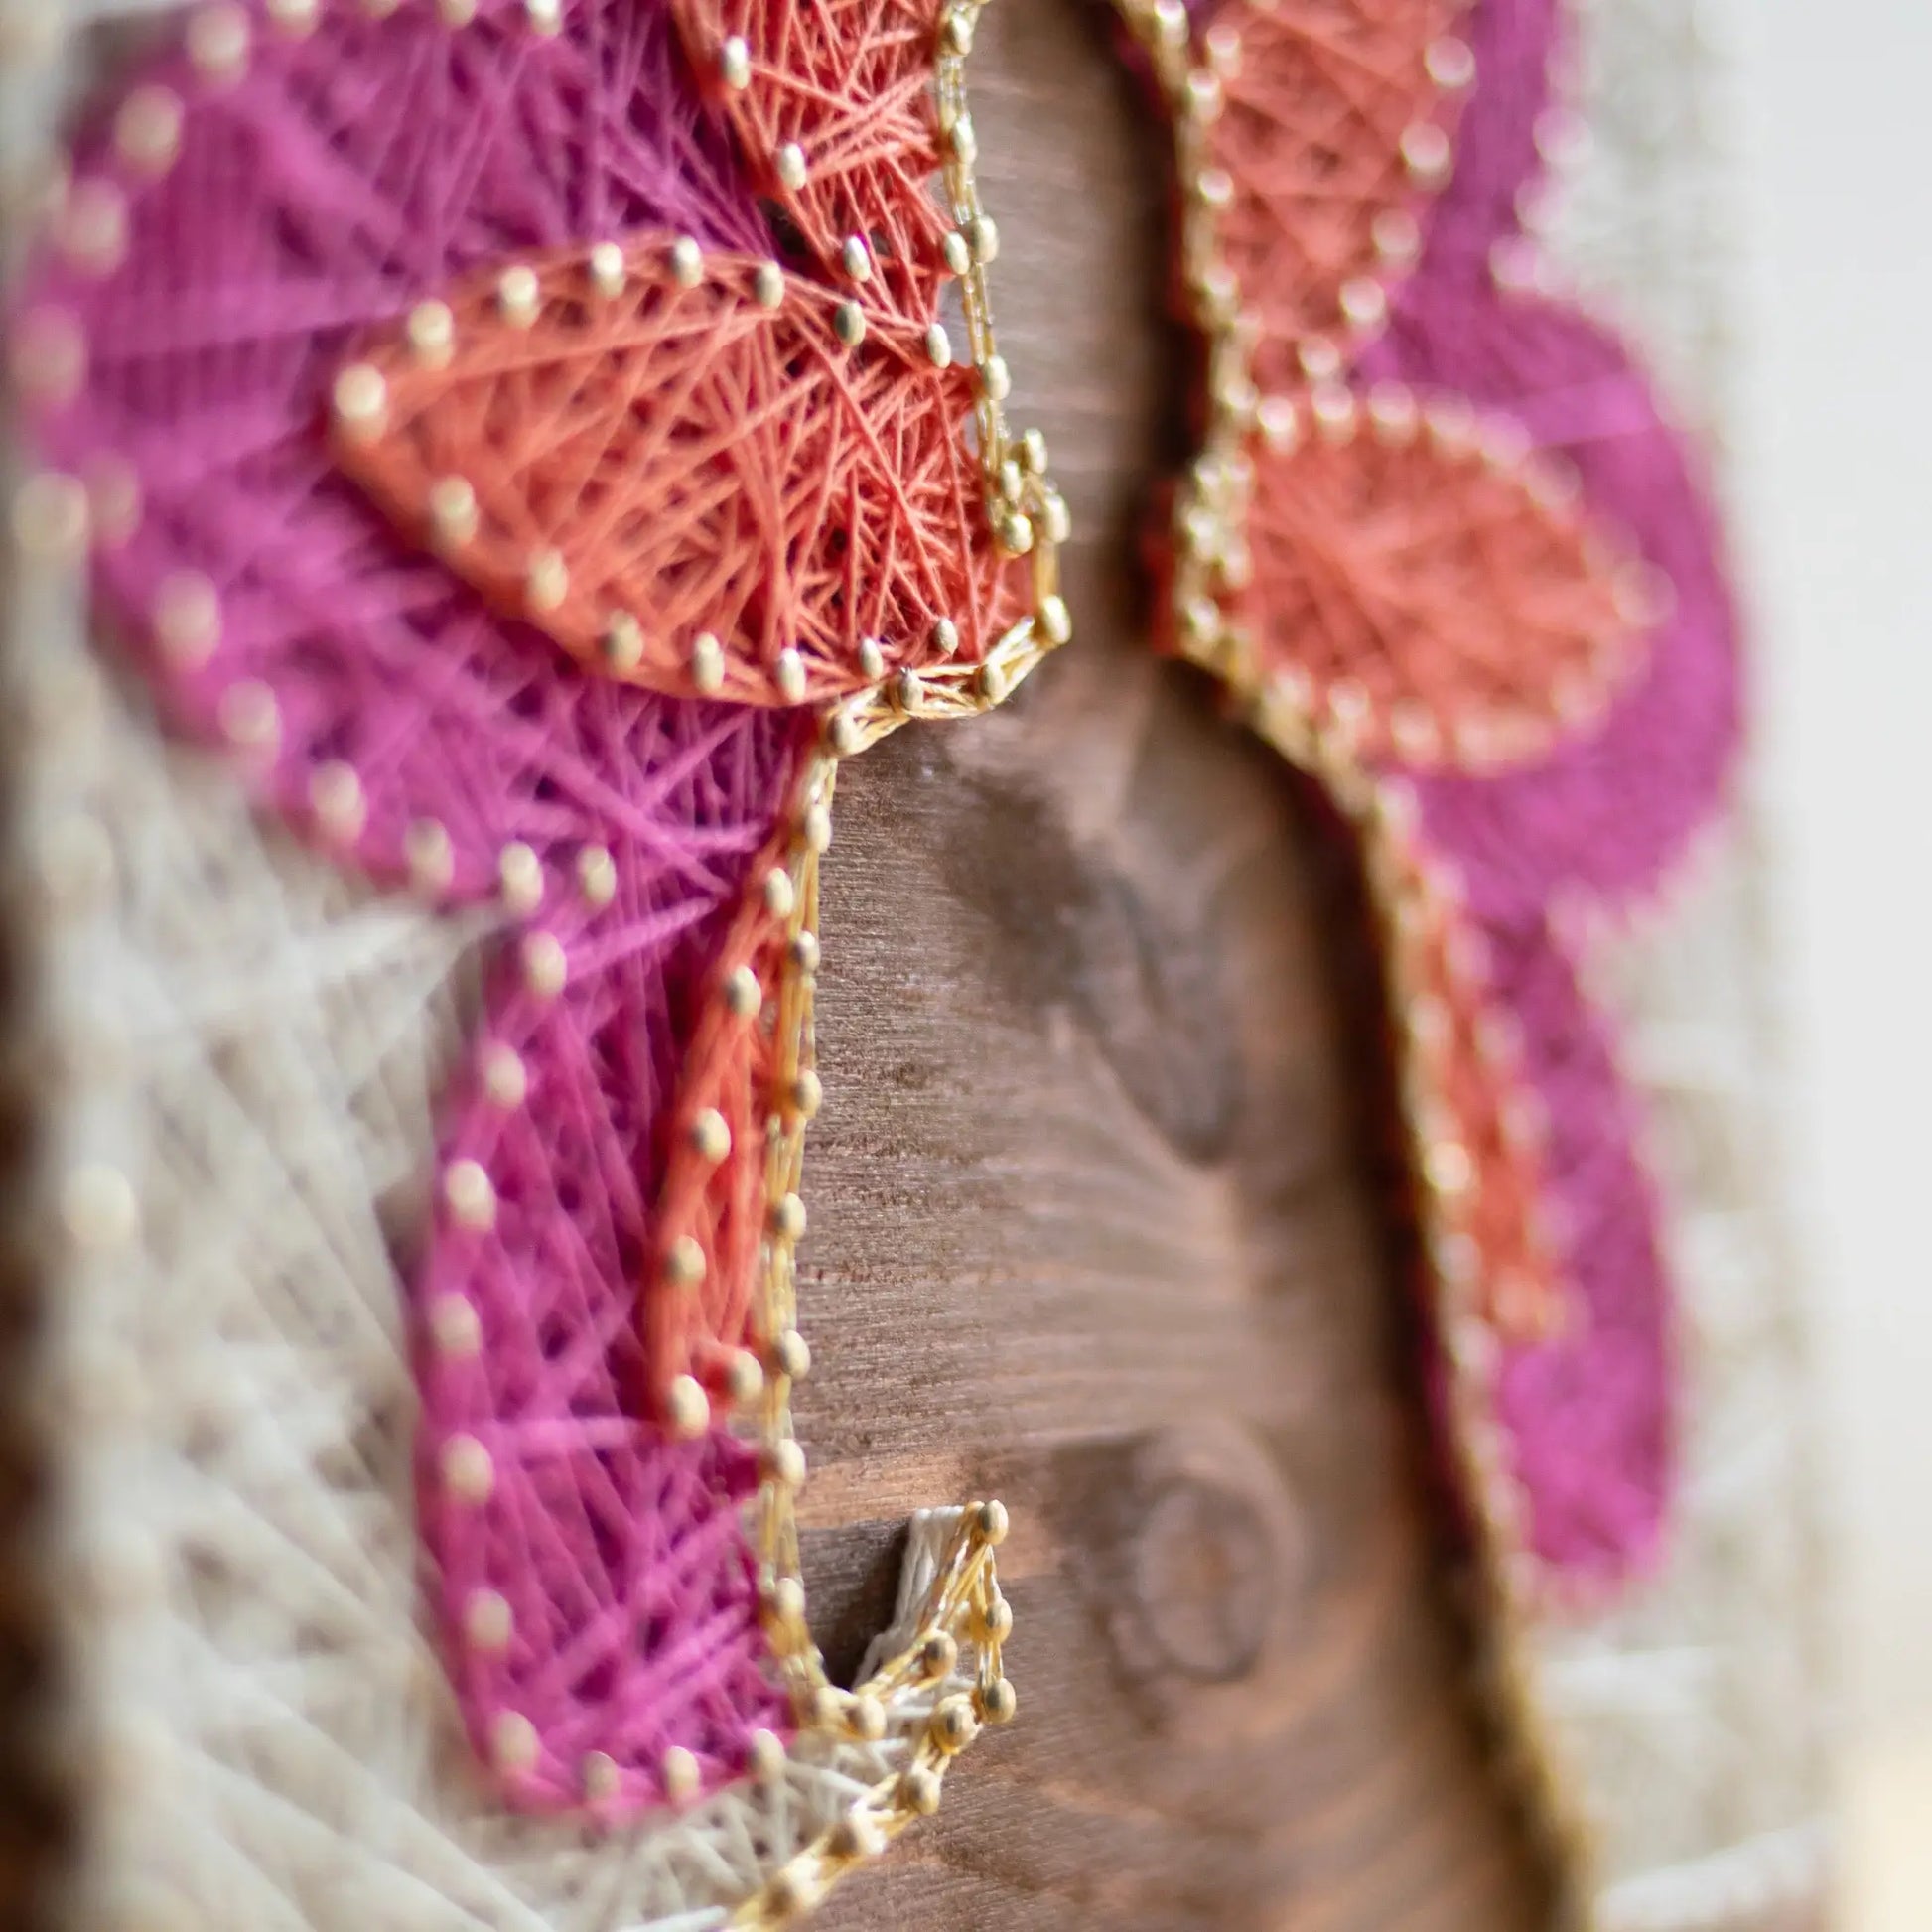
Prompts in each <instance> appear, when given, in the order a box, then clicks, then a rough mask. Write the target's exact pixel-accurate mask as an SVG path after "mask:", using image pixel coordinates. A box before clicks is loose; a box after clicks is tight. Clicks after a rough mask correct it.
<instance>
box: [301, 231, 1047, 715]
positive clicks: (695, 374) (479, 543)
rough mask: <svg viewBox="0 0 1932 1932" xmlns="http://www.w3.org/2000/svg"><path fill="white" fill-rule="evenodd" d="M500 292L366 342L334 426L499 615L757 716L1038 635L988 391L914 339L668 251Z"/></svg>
mask: <svg viewBox="0 0 1932 1932" xmlns="http://www.w3.org/2000/svg"><path fill="white" fill-rule="evenodd" d="M510 276H511V277H513V278H521V279H520V281H519V280H515V279H512V280H508V281H505V279H504V278H500V277H490V278H489V279H487V280H486V281H483V282H482V283H477V284H471V285H469V286H467V287H465V288H463V289H460V290H458V291H456V292H455V293H454V294H453V295H452V296H451V298H450V301H449V305H448V306H449V309H450V314H451V319H452V321H453V325H454V326H453V330H451V331H447V332H446V331H444V330H442V329H441V328H440V326H439V327H438V328H437V329H435V330H433V331H429V332H426V331H425V330H424V329H423V327H422V325H421V323H420V321H419V320H418V319H412V321H411V323H410V324H409V325H406V326H405V328H404V330H403V331H402V332H400V333H399V335H398V337H397V338H396V339H394V340H391V341H388V342H384V343H380V344H378V345H375V346H374V347H373V349H371V350H370V351H369V352H368V353H367V356H366V359H365V363H364V364H363V365H361V366H360V367H358V368H356V369H351V370H349V371H345V375H344V378H343V380H342V382H341V383H340V384H339V387H338V405H339V406H338V412H337V448H338V452H339V455H340V460H341V462H342V464H343V466H344V468H345V470H347V471H348V473H349V474H350V475H351V476H352V477H354V478H355V480H356V481H357V482H358V483H360V484H361V485H362V487H363V488H364V489H366V490H367V491H368V492H369V493H370V495H371V496H372V497H374V499H375V500H376V501H377V502H379V503H380V504H381V505H382V507H383V509H384V510H385V511H386V512H387V514H388V515H389V516H390V517H392V518H393V519H394V520H395V521H396V522H397V523H398V524H399V525H400V526H401V527H402V528H403V529H404V530H405V531H406V532H408V533H409V534H410V535H412V536H413V537H416V538H417V539H419V540H420V541H422V542H423V543H424V544H425V545H427V546H429V547H432V548H434V549H436V550H437V551H438V552H439V553H440V554H441V555H442V556H444V557H445V558H446V559H447V561H448V563H449V565H450V567H451V569H453V570H454V571H456V572H457V573H458V574H459V575H460V576H462V577H464V578H465V579H466V580H468V581H469V582H470V583H471V584H473V585H475V586H476V587H477V589H478V590H480V591H481V592H482V593H483V596H484V597H486V598H487V599H488V600H489V601H490V602H491V603H492V604H493V605H494V606H495V607H496V608H498V609H499V610H501V611H503V612H505V613H507V614H509V615H513V616H516V617H520V618H523V619H524V620H526V621H529V622H530V623H533V624H535V625H537V626H538V627H539V628H541V629H543V630H545V631H547V632H548V633H549V635H550V636H552V637H553V638H555V639H556V641H557V642H558V643H560V644H561V645H562V646H563V647H564V648H565V649H566V650H567V651H569V652H570V653H571V655H572V656H574V657H576V658H578V659H580V660H582V661H583V662H584V663H585V664H587V665H589V666H592V667H594V668H596V669H599V670H601V671H603V672H604V673H605V674H607V675H609V676H613V677H618V678H621V679H623V680H625V681H627V682H630V683H635V684H642V685H646V686H648V687H650V688H651V689H653V690H658V691H664V692H668V693H671V694H673V695H676V696H684V697H693V696H721V697H724V698H728V699H733V700H736V701H738V702H740V703H746V704H763V705H791V704H798V703H801V702H804V701H807V700H813V699H817V698H821V697H827V696H833V695H837V694H840V693H843V692H849V691H854V690H859V689H863V688H865V687H867V686H869V685H873V684H876V683H877V682H878V680H879V678H880V677H881V675H882V674H883V672H884V671H885V670H888V669H895V668H901V667H911V668H913V669H918V668H922V667H924V666H925V665H927V664H930V663H932V662H934V661H936V660H937V659H939V658H940V657H942V656H945V655H949V654H953V653H955V652H956V653H957V654H959V655H961V656H964V657H966V658H967V659H969V660H977V659H978V658H979V657H981V656H982V655H984V653H985V651H986V649H987V648H988V647H989V646H990V645H991V644H992V643H993V642H994V641H996V640H997V638H998V636H999V634H1000V632H1001V631H1002V630H1003V629H1005V628H1006V627H1007V626H1008V625H1009V624H1010V623H1012V622H1013V621H1017V620H1018V619H1019V618H1020V617H1021V616H1022V615H1024V613H1025V611H1026V609H1027V608H1028V604H1027V595H1028V589H1027V584H1026V580H1025V573H1024V569H1023V568H1020V567H1016V566H1013V565H1010V564H1008V563H1007V562H1006V560H1004V559H1003V558H1002V557H1001V555H1000V554H999V552H998V551H997V549H996V547H995V544H994V539H993V535H992V531H991V528H990V525H989V523H988V520H987V517H986V514H985V511H984V508H983V505H982V500H981V499H982V495H983V489H982V480H981V476H980V472H979V468H978V465H977V463H976V460H975V458H974V456H973V453H972V450H971V448H970V447H969V445H968V442H967V439H966V432H965V425H966V423H967V420H968V418H969V417H970V416H971V414H972V408H973V401H974V394H973V377H972V375H971V373H970V371H967V370H965V369H959V368H951V367H947V368H939V367H936V366H934V364H933V362H932V359H931V357H930V355H929V354H928V352H927V349H926V345H925V335H924V331H923V330H922V329H919V328H916V327H914V326H913V325H911V324H907V323H898V322H894V321H891V320H890V319H882V318H880V317H878V316H876V315H875V316H871V317H862V316H861V315H860V313H859V311H858V310H857V309H856V307H854V306H853V305H849V304H845V303H842V301H841V298H840V297H839V296H838V295H837V294H835V293H833V292H830V291H827V290H825V289H822V288H819V287H817V286H815V285H813V284H811V283H808V282H804V281H800V280H798V279H796V278H793V277H786V276H781V275H780V274H779V272H778V271H777V270H776V269H774V268H773V267H772V266H771V264H769V263H760V262H758V261H754V260H751V259H749V258H747V257H744V256H740V255H735V254H722V253H721V254H713V255H709V256H703V257H700V256H698V255H697V254H696V252H695V247H694V245H693V244H690V243H684V242H676V241H674V240H673V238H672V237H669V236H654V237H649V238H646V239H643V240H640V241H638V242H636V243H635V244H633V245H632V246H631V247H630V249H629V250H628V251H627V253H626V254H625V255H624V256H623V257H622V258H621V260H620V259H619V258H617V257H616V256H615V254H614V255H610V256H606V255H604V254H603V253H602V252H601V251H593V252H592V254H591V255H590V256H589V257H586V256H583V255H581V254H580V255H573V256H571V257H568V258H558V259H554V260H551V261H547V262H543V263H539V264H536V265H535V266H534V267H525V268H521V269H515V270H511V271H510ZM607 291H608V292H607ZM440 321H441V319H440V318H438V322H439V325H440ZM445 334H447V335H448V338H449V340H448V341H447V343H440V339H441V337H442V336H444V335H445ZM855 337H857V338H859V340H857V341H856V343H855V341H854V338H855ZM426 338H427V339H428V340H431V341H437V342H439V343H440V345H439V346H438V347H436V348H435V349H434V350H433V352H429V353H425V352H424V350H423V347H422V343H423V342H424V340H426ZM369 369H373V370H374V371H375V372H376V373H377V375H379V377H380V382H379V383H376V382H372V381H371V380H370V379H369V377H368V374H367V371H368V370H369Z"/></svg>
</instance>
